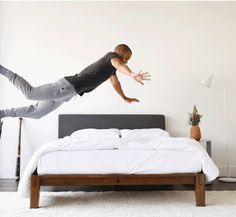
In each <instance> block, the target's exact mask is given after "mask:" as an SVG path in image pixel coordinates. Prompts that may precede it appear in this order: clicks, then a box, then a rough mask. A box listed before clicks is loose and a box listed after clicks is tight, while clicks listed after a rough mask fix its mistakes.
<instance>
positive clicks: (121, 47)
mask: <svg viewBox="0 0 236 217" xmlns="http://www.w3.org/2000/svg"><path fill="white" fill-rule="evenodd" d="M115 52H117V53H123V52H130V53H131V54H132V51H131V49H130V48H129V46H128V45H126V44H118V45H117V46H116V47H115Z"/></svg>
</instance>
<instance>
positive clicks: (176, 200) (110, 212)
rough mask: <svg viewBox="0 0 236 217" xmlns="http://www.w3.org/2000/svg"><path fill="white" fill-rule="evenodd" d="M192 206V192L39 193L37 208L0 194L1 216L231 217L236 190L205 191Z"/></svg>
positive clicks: (235, 210) (234, 213)
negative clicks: (198, 203)
mask: <svg viewBox="0 0 236 217" xmlns="http://www.w3.org/2000/svg"><path fill="white" fill-rule="evenodd" d="M206 202H207V206H206V207H196V206H195V197H194V192H193V191H149V192H147V191H146V192H42V193H41V198H40V206H41V208H39V209H29V199H19V198H18V197H17V194H16V193H15V192H1V193H0V216H1V217H29V216H32V217H37V216H40V217H42V216H43V217H48V216H52V217H62V216H63V217H64V216H65V217H68V216H69V217H73V216H80V217H111V216H116V217H117V216H118V217H120V216H125V217H129V216H130V217H131V216H132V217H145V216H148V217H152V216H153V217H154V216H155V217H159V216H160V217H190V216H191V217H197V216H199V217H235V216H236V191H208V192H206Z"/></svg>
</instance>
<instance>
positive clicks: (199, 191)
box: [195, 173, 205, 206]
mask: <svg viewBox="0 0 236 217" xmlns="http://www.w3.org/2000/svg"><path fill="white" fill-rule="evenodd" d="M195 198H196V206H205V176H204V174H203V173H198V174H196V180H195Z"/></svg>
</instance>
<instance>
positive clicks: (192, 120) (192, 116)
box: [188, 105, 202, 141]
mask: <svg viewBox="0 0 236 217" xmlns="http://www.w3.org/2000/svg"><path fill="white" fill-rule="evenodd" d="M188 114H189V125H191V128H190V137H191V138H193V139H195V140H197V141H199V140H200V139H201V130H200V127H199V123H200V121H201V117H202V115H200V114H199V113H198V111H197V106H196V105H194V106H193V111H192V113H188Z"/></svg>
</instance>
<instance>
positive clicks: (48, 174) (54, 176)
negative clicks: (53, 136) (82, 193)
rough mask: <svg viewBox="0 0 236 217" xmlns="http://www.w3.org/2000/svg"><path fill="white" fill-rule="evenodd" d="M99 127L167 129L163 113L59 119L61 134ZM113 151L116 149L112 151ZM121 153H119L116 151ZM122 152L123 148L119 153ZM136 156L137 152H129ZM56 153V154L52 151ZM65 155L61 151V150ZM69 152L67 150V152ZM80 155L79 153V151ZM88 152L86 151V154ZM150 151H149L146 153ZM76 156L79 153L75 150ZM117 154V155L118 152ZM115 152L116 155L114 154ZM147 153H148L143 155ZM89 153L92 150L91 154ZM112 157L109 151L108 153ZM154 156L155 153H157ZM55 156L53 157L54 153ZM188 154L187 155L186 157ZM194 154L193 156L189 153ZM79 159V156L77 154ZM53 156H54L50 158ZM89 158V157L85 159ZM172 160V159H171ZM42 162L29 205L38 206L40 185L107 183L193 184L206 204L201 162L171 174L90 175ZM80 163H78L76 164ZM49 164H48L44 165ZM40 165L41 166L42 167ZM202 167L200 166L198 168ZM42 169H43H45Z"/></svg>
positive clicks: (199, 199) (197, 197)
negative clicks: (60, 169) (50, 166)
mask: <svg viewBox="0 0 236 217" xmlns="http://www.w3.org/2000/svg"><path fill="white" fill-rule="evenodd" d="M87 128H96V129H106V128H118V129H142V128H161V129H165V117H164V115H113V114H107V115H104V114H102V115H90V114H88V115H86V114H83V115H77V114H62V115H59V119H58V137H59V138H63V137H65V136H68V135H70V134H71V133H73V132H74V131H76V130H80V129H87ZM113 153H114V152H113ZM116 153H119V152H116ZM120 153H121V155H122V151H121V152H120ZM129 153H130V154H132V155H134V154H136V155H137V156H138V155H140V153H138V152H129ZM49 154H51V155H53V154H54V155H55V154H57V153H49ZM60 154H62V153H60ZM65 154H68V153H65ZM78 154H79V152H78ZM84 154H85V152H84V153H83V155H84ZM148 154H149V153H148V152H147V153H146V155H147V156H149V155H148ZM74 155H76V153H74ZM115 155H116V154H115ZM115 155H114V156H113V157H115ZM143 155H145V154H143ZM81 156H82V155H81ZM87 156H89V153H88V155H87ZM109 156H110V154H109ZM152 156H155V154H154V155H153V154H152ZM51 157H53V156H51ZM186 157H187V156H186ZM191 157H194V156H190V158H191ZM77 158H78V157H77ZM50 159H52V158H50ZM78 159H82V157H81V158H78ZM85 159H86V158H85ZM172 159H173V158H172ZM43 162H46V159H45V161H44V160H42V159H41V163H39V165H40V166H39V165H38V166H39V168H41V169H40V170H41V172H39V173H38V171H37V170H36V171H35V172H34V173H33V174H32V175H31V176H30V208H38V207H39V198H40V187H41V186H105V185H113V186H115V185H136V186H138V185H167V184H168V185H175V184H190V185H193V186H194V189H195V200H196V206H205V175H204V173H203V172H202V171H201V165H200V166H199V165H196V166H197V168H198V169H197V170H195V171H191V169H190V170H189V171H188V170H187V172H186V171H184V172H182V171H181V170H180V171H178V172H173V173H172V172H169V173H168V174H161V173H158V174H156V173H155V171H152V172H150V173H148V172H145V173H144V174H142V173H141V174H139V173H136V171H134V172H133V171H132V172H131V174H125V173H117V172H115V173H112V172H110V173H109V172H108V173H106V174H101V173H97V174H96V171H95V172H93V173H91V174H89V173H86V172H79V173H78V174H74V172H73V171H70V170H69V171H70V172H69V173H68V172H67V173H66V174H65V173H62V172H58V171H56V172H53V171H47V170H46V171H45V170H44V171H43V169H42V168H46V167H47V166H43ZM76 164H77V163H76ZM45 165H47V163H46V164H45ZM70 167H72V165H66V166H65V168H70ZM39 168H38V169H39ZM199 168H200V169H199ZM42 171H43V172H42Z"/></svg>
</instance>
